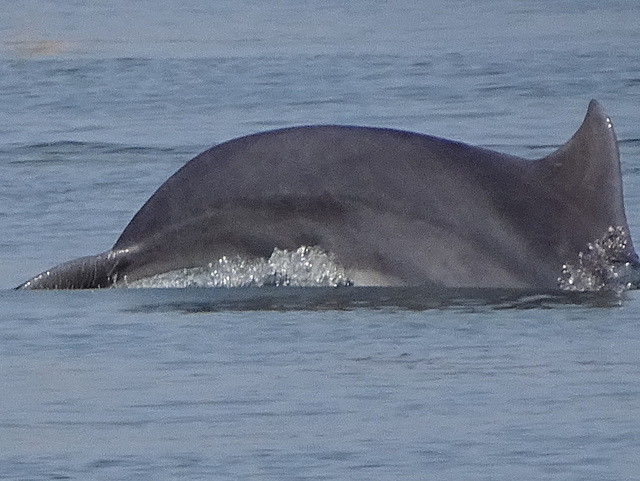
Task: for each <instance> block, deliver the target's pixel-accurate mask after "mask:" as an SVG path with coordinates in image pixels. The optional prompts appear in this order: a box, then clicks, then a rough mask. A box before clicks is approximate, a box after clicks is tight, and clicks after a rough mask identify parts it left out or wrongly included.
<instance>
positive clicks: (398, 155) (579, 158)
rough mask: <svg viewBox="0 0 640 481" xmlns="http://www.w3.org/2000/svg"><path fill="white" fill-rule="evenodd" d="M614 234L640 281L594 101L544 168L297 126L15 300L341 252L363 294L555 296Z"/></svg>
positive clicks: (182, 178) (168, 187) (218, 152)
mask: <svg viewBox="0 0 640 481" xmlns="http://www.w3.org/2000/svg"><path fill="white" fill-rule="evenodd" d="M612 232H616V233H617V236H618V241H619V245H618V247H617V249H616V250H614V251H612V252H613V254H611V255H610V256H609V257H610V258H609V259H607V262H608V263H609V264H611V265H624V266H626V267H627V268H629V269H630V270H631V271H632V272H638V271H639V270H640V261H639V260H638V256H637V254H636V253H635V250H634V248H633V244H632V241H631V237H630V234H629V228H628V224H627V219H626V215H625V210H624V201H623V192H622V177H621V170H620V160H619V153H618V147H617V140H616V136H615V133H614V130H613V127H612V124H611V120H610V119H609V117H608V116H607V115H606V114H605V113H604V111H603V109H602V107H601V106H600V104H599V103H598V102H597V101H595V100H592V101H591V103H590V104H589V108H588V111H587V114H586V117H585V118H584V121H583V123H582V125H581V126H580V127H579V129H578V130H577V132H576V133H575V134H574V135H573V137H571V139H570V140H569V141H568V142H567V143H566V144H564V145H563V146H561V147H560V148H559V149H558V150H556V151H555V152H553V153H552V154H550V155H548V156H547V157H544V158H542V159H540V160H537V161H536V160H526V159H522V158H519V157H515V156H512V155H507V154H502V153H498V152H494V151H492V150H488V149H485V148H480V147H474V146H470V145H466V144H464V143H461V142H456V141H451V140H445V139H441V138H437V137H432V136H428V135H422V134H418V133H412V132H406V131H400V130H393V129H385V128H369V127H356V126H335V125H325V126H305V127H292V128H285V129H279V130H273V131H268V132H263V133H257V134H253V135H248V136H245V137H241V138H237V139H235V140H230V141H228V142H224V143H222V144H219V145H217V146H214V147H212V148H211V149H209V150H207V151H205V152H203V153H201V154H199V155H198V156H196V157H195V158H193V159H192V160H191V161H189V162H188V163H186V164H185V165H184V166H183V167H182V168H180V169H179V170H178V171H177V172H176V173H175V174H174V175H172V176H171V177H170V178H169V179H168V180H167V181H166V182H165V183H164V184H162V185H161V186H160V188H159V189H158V190H157V191H156V192H155V193H154V194H153V195H152V196H151V198H150V199H149V200H148V201H147V202H146V203H145V204H144V205H143V206H142V208H141V209H140V210H139V211H138V212H137V213H136V214H135V215H134V217H133V219H132V220H131V222H130V223H129V225H127V227H126V228H125V229H124V231H123V232H122V234H121V235H120V238H119V239H118V240H117V241H116V243H115V245H114V246H113V248H111V249H110V250H108V251H107V252H104V253H102V254H98V255H95V256H88V257H82V258H79V259H76V260H72V261H69V262H66V263H63V264H61V265H58V266H57V267H53V268H51V269H49V270H47V271H45V272H43V273H41V274H39V275H37V276H35V277H33V278H32V279H30V280H28V281H26V282H25V283H23V284H21V285H20V286H18V289H89V288H91V289H93V288H101V287H109V286H113V285H117V284H118V283H119V282H121V281H135V280H138V279H142V278H145V277H149V276H153V275H155V274H160V273H165V272H169V271H172V270H176V269H182V268H190V267H197V266H204V265H207V264H208V263H210V262H212V261H216V260H217V259H219V258H222V257H223V256H234V255H238V256H243V257H244V258H267V257H269V255H270V254H271V253H272V252H273V251H274V249H275V248H278V249H287V250H295V249H297V248H299V247H300V246H317V247H319V248H321V249H323V250H324V251H326V252H330V253H332V254H333V255H334V256H335V258H336V259H337V260H338V261H339V262H340V263H341V265H342V266H344V269H345V271H346V273H347V275H348V276H349V278H350V279H351V280H352V281H353V284H355V285H378V286H413V285H428V286H441V287H445V288H446V287H453V288H458V287H461V288H462V287H465V288H466V287H471V288H517V289H529V288H532V289H558V287H559V278H560V276H561V274H562V272H563V268H564V269H566V267H567V265H571V263H573V265H577V266H579V265H581V264H580V263H581V262H583V260H584V258H585V255H586V254H588V253H589V252H590V251H593V249H594V245H596V244H594V243H596V242H598V240H599V239H604V240H603V241H602V242H605V241H606V240H607V235H608V234H607V233H609V236H610V237H611V233H612ZM585 253H586V254H585ZM635 278H636V279H637V276H636V277H635Z"/></svg>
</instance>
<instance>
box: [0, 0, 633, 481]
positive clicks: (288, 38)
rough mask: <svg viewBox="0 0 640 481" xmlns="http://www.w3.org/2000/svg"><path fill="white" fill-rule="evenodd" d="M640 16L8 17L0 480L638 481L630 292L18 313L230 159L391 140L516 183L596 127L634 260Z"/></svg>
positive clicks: (252, 4)
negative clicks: (488, 159)
mask: <svg viewBox="0 0 640 481" xmlns="http://www.w3.org/2000/svg"><path fill="white" fill-rule="evenodd" d="M639 19H640V3H638V2H637V1H636V0H613V1H608V2H601V1H596V0H576V1H571V2H569V1H560V0H528V1H520V0H496V1H492V2H479V1H470V0H461V1H456V0H453V1H445V0H436V1H412V0H399V1H397V2H386V1H366V2H365V1H360V0H354V1H350V2H343V1H331V0H329V1H325V2H312V1H294V0H275V1H273V2H257V1H249V0H226V1H221V2H208V1H204V0H203V1H183V2H173V1H151V0H140V1H135V2H132V1H129V0H127V1H125V0H110V1H103V2H57V1H53V0H51V1H46V0H32V1H29V0H27V1H23V2H8V1H7V2H3V4H2V15H1V16H0V479H8V480H14V479H15V480H52V479H57V480H60V479H70V480H76V479H77V480H164V479H166V480H171V479H207V480H211V479H221V480H223V479H224V480H229V479H243V480H244V479H246V480H249V479H251V480H263V479H277V480H347V479H348V480H376V481H379V480H426V479H437V480H471V479H473V480H513V479H519V480H521V481H525V480H546V479H548V480H594V481H595V480H597V481H603V480H604V481H606V480H634V479H638V480H640V454H639V453H640V294H639V293H638V292H637V291H628V292H623V293H611V292H609V293H606V292H604V293H603V292H600V293H560V292H556V293H522V292H515V291H509V290H506V291H491V292H482V293H478V292H473V291H462V290H461V291H455V292H452V291H448V292H433V291H426V290H425V289H419V288H414V289H381V288H378V289H363V288H360V289H357V288H338V289H331V288H326V289H323V288H317V289H303V288H247V289H110V290H101V291H82V292H80V291H76V292H63V291H60V292H53V291H52V292H17V291H13V290H12V288H13V287H15V286H16V285H18V284H20V283H21V282H23V281H25V280H26V279H28V278H29V277H31V276H33V275H35V274H37V273H38V272H40V271H42V270H44V269H46V268H48V267H51V266H53V265H56V264H58V263H60V262H63V261H66V260H69V259H73V258H76V257H79V256H82V255H90V254H95V253H98V252H102V251H105V250H106V249H108V248H109V247H111V245H112V244H113V243H114V241H115V240H116V238H117V237H118V235H119V233H120V232H121V231H122V230H123V229H124V227H125V226H126V224H127V223H128V222H129V220H130V219H131V217H132V216H133V214H135V212H136V211H137V210H138V209H139V208H140V206H141V205H142V204H143V203H144V202H145V201H146V199H147V198H148V197H149V196H150V195H151V194H152V193H153V192H154V191H155V189H156V188H157V187H158V186H159V185H160V184H161V183H162V182H163V181H164V180H165V179H166V178H167V177H169V176H170V175H171V174H172V173H173V172H175V171H176V170H177V169H178V168H179V167H180V166H182V165H183V164H184V163H185V162H186V161H188V160H189V159H190V158H192V157H193V156H195V155H196V154H197V153H199V152H201V151H202V150H204V149H206V148H208V147H210V146H212V145H214V144H216V143H219V142H222V141H225V140H228V139H231V138H234V137H237V136H241V135H246V134H250V133H254V132H257V131H261V130H266V129H272V128H278V127H285V126H291V125H305V124H321V123H332V124H333V123H338V124H356V125H368V126H376V127H392V128H400V129H406V130H412V131H417V132H422V133H428V134H432V135H437V136H441V137H446V138H451V139H456V140H461V141H464V142H468V143H471V144H476V145H482V146H485V147H489V148H492V149H495V150H499V151H502V152H506V153H510V154H514V155H519V156H523V157H526V158H530V159H536V158H540V157H542V156H544V155H547V154H548V153H550V152H552V151H553V150H554V149H555V148H557V147H558V146H559V145H561V144H562V143H564V142H565V141H566V140H567V139H568V138H569V137H570V136H571V135H572V134H573V133H574V131H575V130H576V129H577V127H578V126H579V125H580V123H581V121H582V119H583V117H584V114H585V112H586V108H587V105H588V102H589V100H590V99H592V98H597V99H598V100H600V101H601V103H602V104H603V106H604V108H605V109H606V111H607V112H608V114H609V115H610V116H611V118H612V120H613V123H614V126H615V128H616V132H617V134H618V138H619V149H620V154H621V159H622V168H623V175H624V187H625V201H626V210H627V216H628V218H629V225H630V229H631V233H632V236H636V237H635V241H636V245H640V238H639V237H637V236H638V235H640V23H639Z"/></svg>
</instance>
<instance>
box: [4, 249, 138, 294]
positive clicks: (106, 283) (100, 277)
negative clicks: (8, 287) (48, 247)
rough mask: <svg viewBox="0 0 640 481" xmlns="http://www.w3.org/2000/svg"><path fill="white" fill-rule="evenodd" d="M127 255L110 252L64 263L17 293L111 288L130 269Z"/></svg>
mask: <svg viewBox="0 0 640 481" xmlns="http://www.w3.org/2000/svg"><path fill="white" fill-rule="evenodd" d="M127 256H128V252H127V251H114V250H110V251H108V252H105V253H103V254H98V255H96V256H87V257H80V258H79V259H75V260H72V261H69V262H64V263H62V264H60V265H58V266H56V267H54V268H52V269H50V270H48V271H45V272H42V273H41V274H38V275H37V276H35V277H34V278H32V279H30V280H28V281H27V282H25V283H24V284H21V285H19V286H18V287H17V289H95V288H101V287H110V286H111V285H113V284H114V283H115V282H116V281H117V280H118V271H119V270H120V269H123V268H124V267H125V266H126V265H127V261H126V258H127Z"/></svg>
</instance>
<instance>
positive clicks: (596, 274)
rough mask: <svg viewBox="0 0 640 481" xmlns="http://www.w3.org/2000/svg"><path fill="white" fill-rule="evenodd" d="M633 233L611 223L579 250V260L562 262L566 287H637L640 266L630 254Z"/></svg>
mask: <svg viewBox="0 0 640 481" xmlns="http://www.w3.org/2000/svg"><path fill="white" fill-rule="evenodd" d="M628 239H629V236H628V234H627V232H626V231H625V229H624V228H623V227H620V226H618V227H609V229H608V230H607V233H606V234H605V235H604V236H603V237H601V238H600V239H598V240H596V241H595V242H593V243H590V244H589V245H588V250H587V252H580V253H579V254H578V261H577V262H576V263H575V264H569V263H567V264H565V265H563V266H562V274H561V275H560V277H558V285H559V287H560V289H562V290H564V291H574V292H588V291H604V290H610V291H616V292H622V291H625V290H628V289H631V288H633V287H634V286H635V285H636V284H637V282H638V279H637V277H638V274H637V272H636V268H635V267H634V266H632V265H631V263H630V262H627V261H621V259H626V257H627V254H626V253H627V242H628Z"/></svg>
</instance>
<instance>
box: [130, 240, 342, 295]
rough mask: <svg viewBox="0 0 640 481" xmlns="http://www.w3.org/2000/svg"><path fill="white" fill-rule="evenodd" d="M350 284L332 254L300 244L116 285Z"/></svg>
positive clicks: (225, 258)
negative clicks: (268, 253) (263, 255)
mask: <svg viewBox="0 0 640 481" xmlns="http://www.w3.org/2000/svg"><path fill="white" fill-rule="evenodd" d="M351 284H352V282H351V281H350V279H348V278H347V276H346V274H345V270H344V268H343V267H342V265H341V264H340V263H339V262H338V261H337V260H336V258H335V256H334V255H333V254H331V253H328V252H324V251H322V250H321V249H318V248H316V247H306V246H302V247H300V248H298V249H297V250H295V251H287V250H281V249H278V248H276V249H274V251H273V253H272V254H271V257H269V259H262V258H244V257H240V256H235V257H227V256H223V257H222V258H220V259H218V260H217V261H216V262H212V263H210V264H208V265H206V266H204V267H196V268H190V269H180V270H175V271H171V272H166V273H163V274H158V275H155V276H152V277H148V278H145V279H140V280H136V281H132V282H129V281H127V279H126V278H125V279H124V280H123V281H122V282H119V283H118V287H133V288H145V287H164V288H176V287H249V286H304V287H307V286H309V287H311V286H327V287H335V286H344V285H351Z"/></svg>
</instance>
